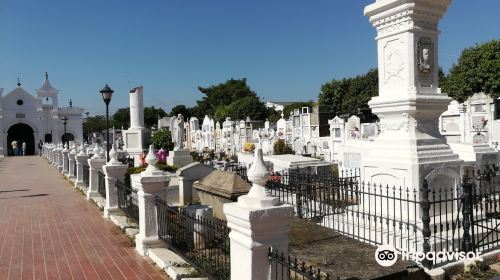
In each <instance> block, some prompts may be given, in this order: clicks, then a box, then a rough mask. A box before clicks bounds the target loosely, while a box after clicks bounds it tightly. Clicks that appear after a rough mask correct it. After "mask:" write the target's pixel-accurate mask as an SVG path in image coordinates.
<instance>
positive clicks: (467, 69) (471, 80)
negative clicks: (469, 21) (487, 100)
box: [441, 39, 500, 102]
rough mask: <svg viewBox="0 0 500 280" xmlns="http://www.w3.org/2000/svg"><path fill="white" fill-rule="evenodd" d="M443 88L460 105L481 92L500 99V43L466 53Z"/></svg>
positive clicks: (479, 47)
mask: <svg viewBox="0 0 500 280" xmlns="http://www.w3.org/2000/svg"><path fill="white" fill-rule="evenodd" d="M441 88H442V89H443V92H446V93H448V95H449V96H450V97H451V98H453V99H455V100H457V101H459V102H464V101H465V100H467V99H468V98H469V97H471V96H472V95H473V94H474V93H478V92H484V93H486V94H489V95H491V96H493V97H500V40H497V39H495V40H492V41H489V42H486V43H483V44H480V45H479V44H478V45H476V46H474V47H471V48H467V49H465V50H463V52H462V54H461V55H460V57H459V58H458V62H457V63H455V64H453V65H452V67H451V69H450V72H449V74H448V76H447V77H446V79H445V81H444V82H443V83H442V84H441Z"/></svg>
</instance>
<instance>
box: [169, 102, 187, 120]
mask: <svg viewBox="0 0 500 280" xmlns="http://www.w3.org/2000/svg"><path fill="white" fill-rule="evenodd" d="M179 114H181V115H182V116H184V117H185V118H186V119H188V120H189V118H191V111H190V110H189V109H188V108H186V106H185V105H177V106H175V107H173V108H172V110H171V111H170V114H169V115H170V116H171V117H176V116H177V115H179Z"/></svg>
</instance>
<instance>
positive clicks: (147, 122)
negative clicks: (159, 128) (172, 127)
mask: <svg viewBox="0 0 500 280" xmlns="http://www.w3.org/2000/svg"><path fill="white" fill-rule="evenodd" d="M165 116H167V113H166V112H165V110H163V109H162V108H155V106H151V107H145V108H144V126H146V127H148V128H149V127H152V126H153V125H156V124H158V118H163V117H165ZM111 119H112V120H113V125H114V126H115V127H116V128H121V127H122V126H123V128H125V129H127V128H129V127H130V108H128V107H127V108H120V109H118V110H116V112H115V113H114V114H113V116H111Z"/></svg>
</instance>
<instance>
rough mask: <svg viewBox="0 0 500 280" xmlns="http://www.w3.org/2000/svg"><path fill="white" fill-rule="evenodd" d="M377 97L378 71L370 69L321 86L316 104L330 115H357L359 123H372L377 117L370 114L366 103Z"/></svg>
mask: <svg viewBox="0 0 500 280" xmlns="http://www.w3.org/2000/svg"><path fill="white" fill-rule="evenodd" d="M377 95H378V71H377V69H371V70H370V71H368V72H367V73H366V74H363V75H359V76H356V77H354V78H344V79H342V80H332V81H330V82H328V83H326V84H324V85H322V86H321V92H320V94H319V97H318V103H319V105H320V106H324V107H326V108H328V109H329V111H330V113H331V114H332V115H337V116H338V115H341V114H348V115H358V116H359V117H360V118H361V121H363V122H372V121H375V120H377V117H376V116H375V115H373V114H372V112H371V109H370V107H369V106H368V101H370V100H371V98H372V97H374V96H377Z"/></svg>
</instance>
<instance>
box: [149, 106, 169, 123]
mask: <svg viewBox="0 0 500 280" xmlns="http://www.w3.org/2000/svg"><path fill="white" fill-rule="evenodd" d="M166 116H167V113H166V112H165V111H164V110H163V109H162V108H155V106H151V107H145V108H144V125H145V126H146V127H152V126H153V125H157V124H158V119H159V118H163V117H166Z"/></svg>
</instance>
